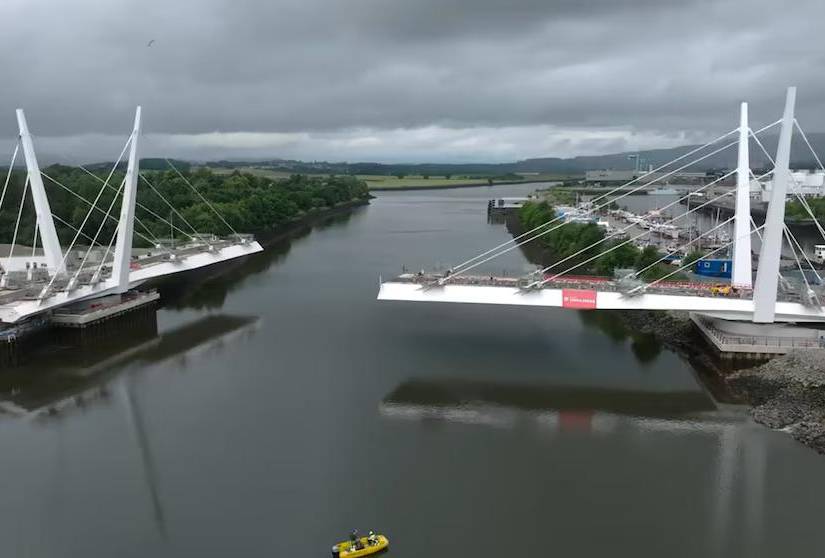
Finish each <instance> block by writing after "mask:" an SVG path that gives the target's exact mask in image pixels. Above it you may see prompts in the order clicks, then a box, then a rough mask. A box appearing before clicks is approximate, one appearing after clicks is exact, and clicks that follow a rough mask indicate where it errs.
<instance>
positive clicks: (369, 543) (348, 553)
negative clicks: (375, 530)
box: [332, 535, 390, 558]
mask: <svg viewBox="0 0 825 558" xmlns="http://www.w3.org/2000/svg"><path fill="white" fill-rule="evenodd" d="M389 545H390V541H389V539H387V537H385V536H384V535H375V536H374V537H373V538H372V540H370V537H361V538H356V539H355V540H354V541H353V540H352V539H350V540H348V541H343V542H339V543H338V544H336V545H335V546H333V547H332V556H333V558H361V556H372V555H373V554H378V553H379V552H381V551H383V550H386V549H387V547H388V546H389Z"/></svg>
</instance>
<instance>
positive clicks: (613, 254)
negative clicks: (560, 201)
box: [519, 201, 701, 281]
mask: <svg viewBox="0 0 825 558" xmlns="http://www.w3.org/2000/svg"><path fill="white" fill-rule="evenodd" d="M555 218H556V210H555V209H554V208H553V206H552V205H551V204H550V203H548V202H546V201H541V202H527V203H525V204H524V206H523V207H522V208H521V209H520V210H519V220H520V221H521V225H522V227H523V228H524V229H525V230H532V229H534V228H536V227H538V226H541V225H542V224H544V223H547V222H549V221H551V220H553V219H555ZM557 224H558V223H554V224H553V225H550V226H549V227H547V229H554V227H555V226H556V225H557ZM547 229H544V230H547ZM537 232H542V231H541V230H540V231H537ZM604 236H605V235H604V230H603V229H602V228H601V227H599V226H598V225H596V224H595V223H567V224H566V225H564V226H563V227H558V228H555V230H552V231H551V232H548V233H547V234H544V235H543V236H541V237H539V238H538V239H537V240H536V241H535V242H539V243H541V245H542V247H543V248H545V249H546V250H547V252H549V254H550V256H551V258H552V263H556V262H561V260H565V261H564V263H559V265H557V266H555V267H554V268H553V272H554V273H561V272H563V271H565V270H567V269H569V268H572V267H573V266H575V265H577V264H583V265H581V266H580V267H578V268H576V269H575V270H573V271H571V272H570V273H572V274H583V273H592V274H596V275H606V276H610V275H613V273H614V271H615V270H616V269H630V268H633V269H636V270H641V269H646V268H648V267H649V266H650V268H649V269H647V270H646V271H645V272H644V273H643V274H642V278H643V279H644V280H645V281H653V280H656V279H657V278H660V277H664V276H665V275H667V274H669V273H671V272H672V271H673V268H672V267H669V266H667V265H666V264H664V263H658V264H656V265H652V264H653V263H654V262H657V261H658V260H659V259H660V258H662V256H663V254H662V253H660V252H659V251H658V250H657V249H656V248H655V247H654V246H647V247H645V248H644V249H643V250H639V249H638V248H637V247H636V246H634V245H633V243H631V242H627V243H624V241H622V240H607V241H604V242H602V243H601V244H598V245H597V246H592V245H593V244H596V243H597V242H599V241H601V240H602V239H604ZM579 252H581V253H579ZM599 254H603V255H601V256H599ZM700 256H701V254H699V255H696V254H694V255H693V257H695V258H696V259H698V258H699V257H700ZM568 258H569V259H568ZM591 259H592V261H589V260H591ZM585 262H586V263H585ZM676 275H678V274H676ZM676 275H674V276H673V279H676V278H677V276H676Z"/></svg>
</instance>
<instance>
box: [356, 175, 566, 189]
mask: <svg viewBox="0 0 825 558" xmlns="http://www.w3.org/2000/svg"><path fill="white" fill-rule="evenodd" d="M544 182H555V180H547V181H542V180H539V181H537V180H536V179H535V178H530V179H529V180H528V179H525V180H502V181H497V180H496V181H494V182H493V183H492V184H491V183H489V182H465V183H459V184H432V185H430V184H416V185H410V186H371V185H369V183H368V184H367V187H368V188H369V190H370V192H408V191H413V190H456V189H458V188H487V187H489V186H506V185H508V184H532V183H536V184H542V183H544Z"/></svg>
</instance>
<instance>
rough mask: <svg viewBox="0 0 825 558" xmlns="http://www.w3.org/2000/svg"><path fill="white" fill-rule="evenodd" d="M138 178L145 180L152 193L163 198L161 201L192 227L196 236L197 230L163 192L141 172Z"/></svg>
mask: <svg viewBox="0 0 825 558" xmlns="http://www.w3.org/2000/svg"><path fill="white" fill-rule="evenodd" d="M140 178H141V180H143V182H145V183H146V185H147V186H149V188H150V189H151V190H152V191H153V192H154V193H155V194H156V195H157V196H158V197H159V198H160V199H161V200H163V203H165V204H166V205H167V206H169V209H171V210H172V211H173V212H174V214H175V215H177V216H178V217H180V219H181V221H183V222H184V224H185V225H186V226H187V227H189V228H190V229H192V233H193V234H194V235H196V236H197V235H198V234H199V233H198V231H197V230H196V229H195V227H193V226H192V224H191V223H190V222H189V221H187V220H186V217H184V216H183V215H182V214H181V212H180V211H178V210H177V209H176V208H175V206H173V205H172V204H171V203H170V202H169V200H167V199H166V198H165V197H164V195H163V194H161V193H160V192H159V191H158V190H157V188H155V186H154V184H152V183H151V182H150V181H149V179H148V178H146V175H145V174H143V173H141V174H140Z"/></svg>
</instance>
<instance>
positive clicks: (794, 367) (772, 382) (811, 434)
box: [727, 349, 825, 454]
mask: <svg viewBox="0 0 825 558" xmlns="http://www.w3.org/2000/svg"><path fill="white" fill-rule="evenodd" d="M823 363H825V350H821V349H815V350H807V351H797V352H793V353H789V354H787V355H783V356H781V357H777V358H775V359H773V360H771V361H770V362H767V363H765V364H763V365H762V366H757V367H756V368H751V369H749V370H741V371H739V372H735V373H733V374H731V375H730V376H729V377H728V378H727V382H728V384H729V385H730V386H731V388H732V389H733V390H734V391H735V393H736V394H737V395H738V396H739V397H741V398H742V399H745V400H746V401H748V403H750V404H751V405H752V406H753V408H752V410H751V416H752V417H753V419H754V420H755V421H756V422H758V423H759V424H763V425H765V426H767V427H768V428H773V429H775V430H781V431H783V432H787V433H788V434H790V435H791V436H793V438H794V439H796V440H798V441H799V442H801V443H803V444H805V445H806V446H808V447H810V448H812V449H814V450H816V451H817V452H819V453H824V454H825V366H824V365H823Z"/></svg>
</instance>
